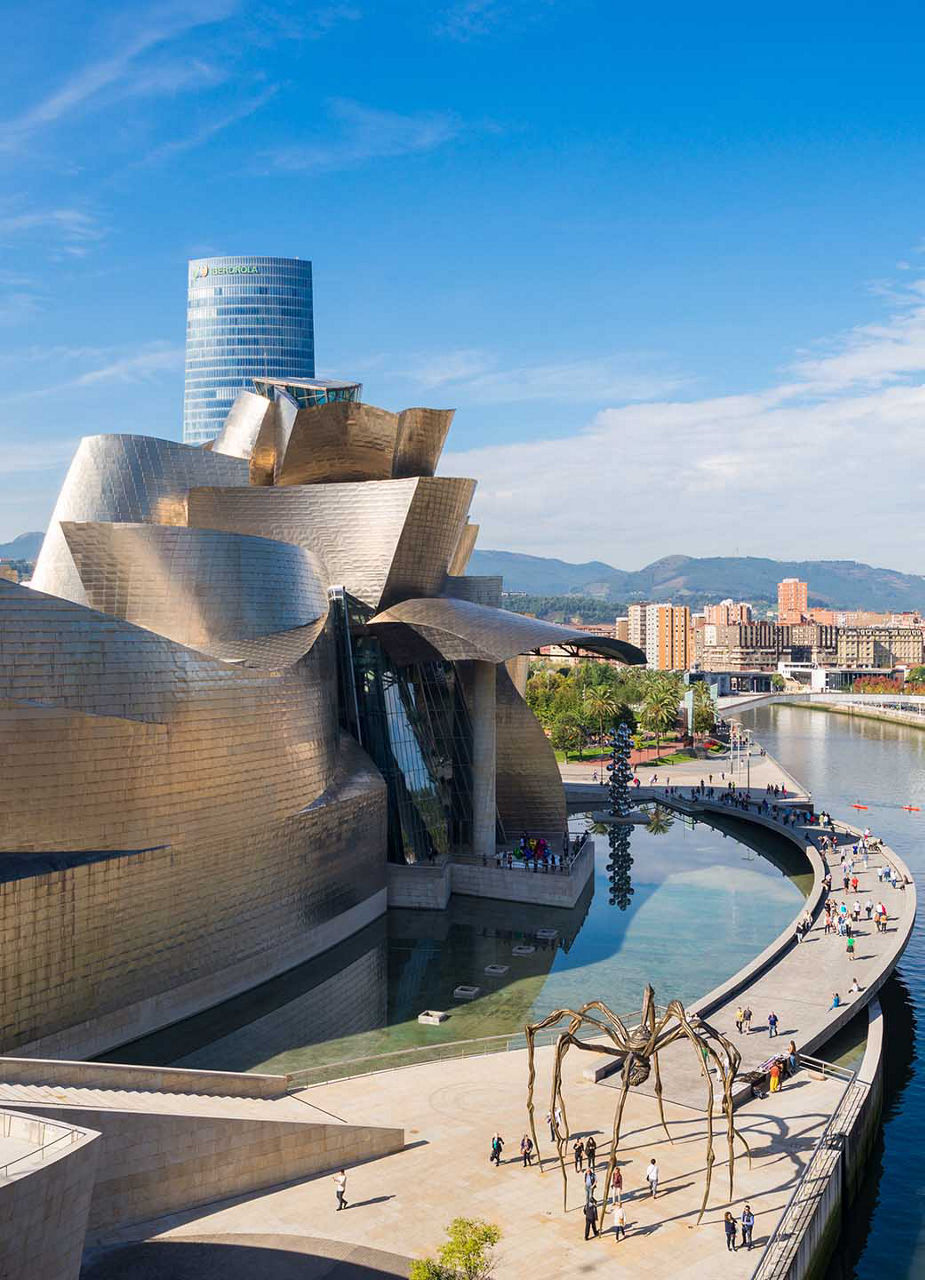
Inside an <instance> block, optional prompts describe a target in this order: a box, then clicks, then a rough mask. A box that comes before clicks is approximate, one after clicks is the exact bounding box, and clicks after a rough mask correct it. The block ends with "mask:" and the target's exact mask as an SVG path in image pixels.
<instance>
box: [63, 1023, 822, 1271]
mask: <svg viewBox="0 0 925 1280" xmlns="http://www.w3.org/2000/svg"><path fill="white" fill-rule="evenodd" d="M538 1059H539V1071H538V1079H539V1081H540V1082H541V1088H542V1089H543V1093H544V1094H545V1090H546V1089H547V1088H548V1081H549V1072H550V1069H551V1061H552V1051H551V1049H548V1048H547V1049H542V1050H540V1051H539V1055H538ZM586 1064H587V1056H586V1055H582V1054H579V1053H577V1052H575V1053H573V1054H571V1055H570V1057H569V1058H568V1059H567V1060H566V1081H567V1083H566V1098H567V1106H568V1109H569V1118H570V1122H571V1124H572V1126H573V1131H574V1132H576V1133H584V1134H588V1133H591V1132H593V1133H594V1134H595V1135H597V1138H598V1141H599V1143H600V1149H601V1152H602V1153H606V1152H607V1150H608V1141H609V1133H610V1129H611V1125H612V1120H613V1111H614V1106H615V1101H616V1097H615V1094H614V1092H613V1091H612V1090H611V1089H609V1088H602V1087H600V1086H597V1085H592V1084H590V1083H589V1082H588V1081H587V1080H585V1079H584V1077H583V1075H582V1069H583V1068H584V1067H585V1066H586ZM525 1082H526V1055H525V1053H523V1052H517V1053H510V1054H504V1055H498V1056H497V1057H492V1058H491V1059H489V1060H485V1059H459V1060H453V1061H449V1062H442V1063H431V1064H427V1065H425V1066H421V1067H413V1068H410V1069H408V1070H404V1071H395V1072H389V1073H383V1074H382V1075H379V1076H372V1077H367V1078H364V1079H358V1080H353V1081H338V1082H336V1083H333V1084H330V1085H322V1086H318V1087H317V1088H315V1089H312V1090H311V1091H310V1093H311V1095H312V1096H314V1097H315V1098H316V1100H317V1101H318V1102H319V1104H320V1105H322V1106H324V1107H326V1108H330V1109H331V1110H334V1111H338V1112H339V1113H340V1114H345V1113H349V1114H350V1115H351V1119H355V1120H357V1121H360V1120H362V1121H364V1122H369V1123H381V1124H386V1123H392V1122H394V1121H395V1120H396V1119H397V1118H399V1117H400V1118H401V1120H402V1121H403V1122H404V1123H405V1124H406V1125H407V1137H408V1142H409V1146H408V1148H406V1150H404V1151H402V1152H399V1153H397V1154H396V1155H393V1156H389V1157H386V1158H383V1159H381V1160H376V1161H372V1162H370V1163H368V1164H365V1165H361V1166H358V1167H356V1168H354V1169H352V1170H351V1171H350V1173H349V1181H348V1200H349V1202H350V1207H349V1208H348V1209H347V1210H346V1211H345V1212H343V1213H338V1212H336V1211H335V1207H334V1192H333V1186H332V1182H331V1178H330V1177H329V1176H324V1177H321V1178H316V1179H313V1180H311V1181H308V1182H304V1183H301V1184H297V1185H292V1186H288V1187H285V1188H281V1189H279V1190H276V1191H272V1192H270V1193H268V1194H264V1195H260V1196H255V1197H252V1198H249V1199H245V1200H242V1201H239V1202H236V1203H232V1204H229V1205H228V1206H226V1207H220V1208H219V1207H216V1209H215V1210H214V1211H213V1212H211V1213H209V1212H206V1213H203V1212H201V1211H200V1213H199V1214H198V1215H197V1216H195V1217H194V1216H193V1215H188V1217H187V1219H186V1220H185V1221H184V1220H183V1219H182V1218H174V1219H165V1220H163V1221H162V1222H161V1223H160V1224H157V1228H156V1229H155V1227H154V1224H152V1231H151V1234H155V1230H156V1231H157V1236H158V1239H159V1241H161V1242H162V1243H164V1242H165V1241H166V1240H172V1241H177V1240H181V1239H183V1238H185V1237H191V1238H196V1237H200V1238H201V1237H202V1236H204V1235H207V1236H214V1235H221V1236H227V1235H232V1234H233V1235H237V1234H238V1233H244V1234H245V1235H246V1234H250V1233H253V1232H262V1233H265V1234H266V1233H271V1232H272V1233H273V1234H274V1235H276V1236H290V1235H291V1236H295V1237H298V1236H300V1235H302V1234H303V1233H306V1232H309V1233H311V1234H312V1235H313V1236H316V1237H317V1236H326V1237H329V1238H330V1239H332V1240H336V1241H340V1242H342V1243H345V1244H356V1245H360V1244H362V1245H367V1246H373V1247H375V1248H377V1249H382V1250H386V1251H389V1252H393V1253H397V1252H401V1253H404V1254H406V1255H408V1254H410V1255H412V1256H420V1255H422V1254H424V1253H426V1252H428V1251H429V1250H433V1249H435V1248H436V1246H437V1245H438V1244H439V1242H440V1240H441V1238H442V1235H443V1230H444V1227H445V1225H446V1224H447V1223H448V1222H449V1220H450V1219H451V1218H452V1217H454V1216H456V1215H467V1216H473V1215H476V1216H481V1217H484V1218H487V1219H489V1220H491V1221H493V1222H496V1223H497V1224H498V1225H499V1226H500V1227H501V1228H502V1231H503V1233H504V1238H503V1241H502V1244H501V1246H500V1247H499V1250H498V1261H499V1265H498V1268H497V1274H498V1276H499V1277H526V1276H530V1275H531V1274H533V1273H540V1272H541V1273H542V1274H545V1275H568V1274H574V1273H575V1272H576V1271H578V1270H580V1271H582V1272H585V1273H589V1274H595V1275H596V1274H603V1273H605V1272H607V1273H610V1274H613V1273H614V1271H615V1270H617V1272H618V1274H619V1273H623V1274H627V1275H630V1274H632V1275H634V1276H653V1277H654V1276H659V1277H665V1276H666V1275H671V1276H673V1277H675V1276H691V1277H693V1276H696V1277H697V1278H698V1280H702V1278H703V1277H704V1276H710V1277H714V1276H715V1277H720V1278H722V1277H726V1276H729V1277H732V1276H735V1277H740V1276H742V1275H743V1274H748V1267H747V1265H746V1264H745V1262H744V1259H740V1258H738V1257H737V1256H734V1255H731V1254H728V1253H727V1252H726V1248H725V1244H724V1241H723V1231H722V1217H723V1211H724V1208H725V1201H726V1197H727V1193H728V1164H727V1157H726V1143H725V1134H724V1133H722V1134H718V1135H717V1141H716V1154H717V1162H716V1165H715V1166H714V1175H713V1194H712V1200H711V1206H710V1208H709V1210H708V1212H707V1214H706V1215H705V1217H704V1221H703V1224H702V1225H701V1226H700V1227H699V1228H698V1227H696V1217H697V1211H698V1210H699V1206H700V1201H701V1199H702V1195H703V1186H704V1167H705V1165H704V1162H705V1127H706V1117H705V1115H704V1113H703V1112H702V1111H697V1110H693V1109H689V1108H686V1107H680V1106H677V1105H675V1104H672V1103H669V1104H668V1106H667V1108H666V1111H667V1114H668V1118H669V1124H670V1126H671V1131H672V1136H673V1138H674V1145H669V1144H668V1143H667V1142H666V1141H665V1139H664V1135H663V1134H662V1132H661V1130H660V1128H659V1125H658V1117H657V1112H656V1108H655V1103H654V1100H653V1099H652V1098H650V1097H648V1096H646V1095H644V1094H636V1093H634V1094H632V1095H631V1100H630V1103H629V1105H628V1107H627V1113H626V1123H625V1125H624V1134H623V1140H622V1142H621V1145H620V1152H621V1155H620V1164H621V1168H622V1172H623V1178H624V1185H625V1188H626V1195H625V1205H626V1210H627V1221H628V1225H629V1234H628V1237H627V1239H626V1240H625V1241H620V1242H616V1241H615V1239H614V1236H613V1234H612V1231H611V1229H610V1227H609V1226H608V1228H607V1231H606V1233H605V1235H604V1236H603V1238H602V1239H600V1240H597V1241H593V1240H592V1241H590V1242H588V1243H585V1241H584V1240H583V1218H582V1213H581V1205H582V1202H583V1197H582V1193H581V1190H580V1186H579V1181H578V1179H577V1177H576V1176H575V1175H574V1174H573V1173H571V1174H570V1178H569V1182H570V1186H569V1203H568V1210H567V1212H563V1208H562V1182H561V1175H560V1172H559V1169H558V1165H557V1164H555V1165H554V1164H553V1163H552V1162H548V1163H547V1169H546V1172H544V1173H543V1174H542V1175H541V1174H540V1173H539V1172H538V1171H537V1169H536V1168H533V1169H524V1168H522V1167H521V1163H520V1160H519V1157H518V1155H517V1148H518V1146H519V1141H520V1136H521V1134H522V1133H523V1130H524V1115H525V1106H524V1101H525ZM842 1088H843V1086H842V1085H839V1084H837V1083H836V1082H834V1081H833V1080H832V1079H831V1078H828V1079H826V1080H822V1079H820V1078H816V1077H814V1076H813V1075H811V1074H810V1073H809V1072H803V1073H801V1074H800V1075H799V1076H798V1077H797V1079H796V1080H795V1081H794V1082H793V1084H792V1086H790V1087H789V1088H787V1089H785V1090H784V1091H782V1092H781V1093H780V1094H777V1095H774V1096H773V1097H772V1098H768V1099H766V1100H765V1101H762V1102H755V1103H751V1104H748V1106H746V1107H744V1108H742V1109H741V1110H740V1111H739V1112H738V1113H737V1124H738V1126H739V1128H740V1130H741V1131H742V1133H743V1135H744V1136H745V1137H746V1140H747V1141H748V1143H749V1145H750V1146H751V1148H752V1152H753V1165H752V1168H751V1169H750V1168H749V1166H748V1161H747V1160H746V1159H744V1158H742V1159H738V1160H737V1162H736V1192H735V1200H734V1205H735V1207H736V1208H737V1209H738V1210H739V1212H741V1207H742V1204H743V1203H744V1200H745V1198H746V1197H747V1198H749V1200H750V1201H751V1203H752V1207H753V1208H754V1209H755V1211H756V1213H757V1214H758V1229H757V1230H756V1233H755V1240H756V1244H760V1243H761V1242H762V1241H763V1240H764V1239H765V1238H766V1236H767V1232H768V1230H769V1229H770V1226H771V1224H772V1222H773V1221H774V1219H775V1218H776V1216H777V1214H778V1213H779V1212H780V1210H781V1209H782V1208H783V1206H784V1204H785V1203H786V1200H787V1198H788V1196H789V1194H790V1191H791V1189H792V1187H793V1184H794V1180H795V1178H796V1177H797V1176H798V1174H799V1172H800V1169H801V1168H802V1165H803V1162H804V1161H805V1159H806V1158H807V1156H808V1154H809V1152H810V1151H811V1149H812V1146H813V1143H814V1141H815V1138H816V1137H817V1136H818V1133H819V1131H820V1129H821V1127H822V1125H823V1124H824V1122H825V1120H826V1118H827V1117H828V1115H829V1113H830V1112H831V1110H832V1109H833V1108H834V1106H835V1105H836V1103H837V1101H838V1099H839V1098H840V1096H841V1090H842ZM539 1103H540V1119H542V1115H543V1113H544V1111H545V1105H544V1099H543V1097H542V1096H541V1097H540V1099H539ZM496 1127H497V1128H498V1129H499V1130H500V1131H501V1132H502V1134H503V1135H504V1137H505V1139H506V1141H507V1149H506V1152H505V1155H506V1157H508V1158H506V1159H505V1160H504V1162H503V1163H502V1165H501V1167H500V1168H499V1169H495V1168H494V1167H493V1166H491V1165H490V1164H489V1162H488V1146H489V1140H490V1137H491V1133H492V1131H493V1130H494V1129H495V1128H496ZM540 1128H542V1126H540ZM540 1142H541V1143H542V1142H543V1135H542V1133H541V1134H540ZM548 1149H549V1148H548V1143H547V1144H546V1146H545V1150H546V1151H548ZM652 1154H656V1155H657V1158H658V1160H659V1164H660V1167H661V1175H662V1192H661V1194H660V1195H659V1197H658V1199H656V1200H654V1201H653V1200H652V1199H651V1198H649V1196H648V1194H647V1193H644V1192H643V1191H642V1187H643V1186H644V1182H643V1173H644V1169H645V1167H646V1165H647V1164H648V1161H649V1158H650V1156H651V1155H652ZM692 1245H693V1246H694V1247H692ZM757 1256H758V1254H757V1251H756V1253H755V1254H753V1257H754V1258H755V1259H756V1260H757ZM624 1269H625V1270H624ZM261 1270H262V1268H261ZM98 1274H99V1277H100V1280H102V1277H103V1276H104V1275H106V1276H107V1280H109V1275H111V1276H112V1278H113V1280H115V1277H117V1276H119V1277H121V1275H122V1274H128V1273H119V1272H112V1273H104V1272H100V1273H98ZM131 1274H134V1273H131ZM139 1274H144V1273H139ZM201 1274H202V1277H203V1280H206V1278H207V1277H209V1276H211V1275H212V1274H215V1275H218V1274H219V1272H214V1273H213V1272H210V1271H203V1272H202V1273H201ZM358 1274H361V1273H358ZM267 1275H268V1277H269V1276H270V1275H272V1273H271V1272H268V1273H267ZM91 1277H92V1280H97V1273H93V1272H90V1273H88V1276H87V1280H91Z"/></svg>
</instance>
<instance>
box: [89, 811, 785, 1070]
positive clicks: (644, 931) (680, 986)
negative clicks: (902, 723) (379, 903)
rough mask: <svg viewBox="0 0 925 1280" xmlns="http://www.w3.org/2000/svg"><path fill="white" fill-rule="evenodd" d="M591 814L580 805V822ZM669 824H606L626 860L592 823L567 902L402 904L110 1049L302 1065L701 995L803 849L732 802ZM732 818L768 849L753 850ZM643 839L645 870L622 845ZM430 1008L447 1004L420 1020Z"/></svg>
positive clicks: (237, 1065) (765, 920)
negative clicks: (703, 817) (209, 1005)
mask: <svg viewBox="0 0 925 1280" xmlns="http://www.w3.org/2000/svg"><path fill="white" fill-rule="evenodd" d="M586 825H587V824H586V821H585V820H584V819H583V818H577V819H575V829H576V830H578V829H584V828H585V826H586ZM657 829H658V830H659V831H661V834H655V833H654V832H652V831H649V830H648V829H647V828H646V827H645V826H635V827H630V826H623V825H621V826H618V827H616V828H611V827H610V826H609V825H608V827H607V828H606V830H607V833H608V836H609V834H610V831H611V830H614V831H615V833H616V834H617V837H618V848H617V853H618V861H617V862H614V861H613V859H612V858H611V856H610V855H611V849H610V844H609V840H608V836H604V835H601V836H597V837H594V864H595V865H594V877H593V880H592V881H590V882H589V884H588V885H587V887H586V890H585V892H584V894H583V896H582V898H581V900H580V901H579V902H578V904H577V905H576V907H575V908H574V909H572V910H570V911H569V910H563V909H562V908H553V907H540V906H530V905H520V904H516V903H508V902H498V901H494V900H485V899H480V898H465V897H459V896H456V897H454V898H453V899H452V900H451V902H450V906H449V909H448V910H447V911H435V912H430V911H390V912H389V913H388V915H387V917H384V918H383V919H382V920H380V921H377V922H376V923H375V924H374V925H371V926H370V927H369V928H368V929H365V930H363V932H362V933H361V934H358V935H356V937H354V938H353V939H351V940H350V942H349V943H348V944H346V945H345V946H343V947H339V948H337V949H336V950H335V951H334V952H333V953H331V954H328V955H326V956H322V957H319V959H317V960H314V961H310V962H309V963H308V964H304V965H301V966H300V967H299V968H298V969H294V970H292V971H290V972H289V973H287V974H285V975H283V976H282V977H281V978H277V979H274V980H273V981H271V982H268V983H264V984H263V985H262V986H261V987H258V988H257V989H255V990H253V991H250V992H248V993H246V994H245V995H242V996H240V997H238V998H236V999H235V1000H230V1001H226V1002H225V1004H223V1005H221V1006H219V1007H217V1008H215V1009H212V1010H210V1011H208V1012H207V1013H205V1014H201V1015H199V1016H198V1017H196V1018H190V1019H187V1020H186V1022H184V1023H180V1024H178V1025H177V1026H174V1027H171V1028H168V1029H167V1030H165V1031H162V1032H159V1033H157V1034H155V1035H153V1036H148V1037H146V1038H145V1039H144V1040H141V1041H137V1042H135V1043H134V1044H132V1045H124V1046H122V1047H120V1048H119V1049H117V1050H114V1051H113V1052H111V1053H110V1054H108V1055H107V1057H108V1058H109V1059H110V1060H115V1061H123V1062H126V1061H128V1062H145V1063H174V1064H181V1065H183V1066H186V1067H199V1068H208V1069H216V1070H220V1069H225V1070H264V1071H292V1070H298V1069H300V1068H303V1067H309V1066H318V1065H321V1064H323V1063H327V1062H334V1061H340V1060H343V1059H348V1058H355V1057H360V1056H368V1055H370V1054H376V1053H386V1052H393V1051H397V1050H402V1049H406V1048H409V1047H412V1046H416V1045H421V1044H433V1043H439V1042H441V1041H444V1040H463V1039H470V1038H475V1037H480V1036H485V1035H498V1034H509V1033H511V1032H514V1031H519V1030H521V1029H522V1028H523V1026H524V1024H525V1023H526V1022H528V1021H537V1020H538V1019H539V1018H541V1017H544V1016H545V1015H546V1014H547V1013H549V1012H551V1011H552V1010H553V1009H556V1008H562V1007H566V1008H577V1007H578V1005H580V1004H582V1003H583V1002H584V1001H586V1000H589V999H595V998H598V999H602V1000H604V1001H605V1002H606V1003H607V1004H608V1005H610V1007H611V1008H613V1009H615V1010H618V1011H619V1010H630V1009H633V1008H636V1007H638V1003H639V993H640V992H641V991H642V990H643V988H644V987H645V985H646V983H647V982H651V983H652V984H653V985H654V986H655V988H656V991H657V992H658V993H659V995H660V996H662V997H663V998H664V999H665V1000H668V999H671V998H675V997H676V998H678V999H681V1000H683V1001H685V1002H690V1001H691V1000H693V999H695V998H696V997H697V996H700V995H703V994H704V993H705V992H706V991H709V990H710V989H711V988H712V987H714V986H716V984H717V983H718V982H719V981H721V980H722V979H723V978H725V977H728V976H729V975H730V974H732V973H734V972H735V971H736V970H737V969H738V968H740V967H741V965H743V964H744V963H745V962H746V961H748V960H750V959H751V958H752V957H753V956H754V955H755V954H756V953H757V952H758V951H761V950H762V949H763V948H764V947H765V946H766V945H767V944H768V943H769V942H770V941H771V939H772V938H774V937H775V936H776V935H777V934H778V933H779V932H780V931H781V930H782V929H783V928H784V927H785V926H786V925H787V924H789V922H790V921H791V920H792V919H793V917H794V915H795V914H796V913H797V910H798V907H799V903H800V893H801V888H802V887H803V881H802V880H800V878H799V877H800V874H801V873H804V872H805V863H803V862H801V860H800V856H799V855H798V854H797V853H796V851H795V850H794V849H793V848H792V846H790V845H789V844H788V843H787V842H786V841H782V840H781V839H780V838H779V837H775V836H773V835H771V834H770V833H765V832H757V831H753V829H752V828H751V827H750V826H749V825H747V824H744V823H741V822H739V823H736V822H735V820H734V819H731V818H726V817H725V815H723V816H722V818H719V817H718V818H717V819H716V820H715V821H712V820H711V821H710V822H697V823H695V822H693V821H691V820H690V819H683V820H682V819H680V818H679V819H676V820H674V821H672V822H671V823H670V824H668V823H659V824H658V827H657ZM621 831H622V832H623V835H620V834H619V833H620V832H621ZM733 833H737V834H740V835H742V836H743V837H744V838H745V839H746V840H747V841H748V842H749V843H750V844H751V846H752V847H753V848H755V849H757V850H759V851H760V852H762V853H763V854H764V855H765V856H763V857H759V858H755V859H754V860H753V861H751V862H748V861H746V860H745V859H744V857H743V853H744V852H745V846H744V845H743V844H742V843H740V842H739V840H737V839H735V838H733ZM624 841H625V842H626V844H625V849H622V854H621V848H622V846H623V843H624ZM630 841H631V842H632V864H633V871H632V881H633V883H630V882H629V865H628V863H621V862H620V861H619V856H623V857H625V858H628V857H629V845H630ZM614 905H618V906H620V907H621V910H619V911H615V910H614ZM705 939H709V945H706V944H705ZM679 956H683V957H684V963H683V965H679V964H678V957H679ZM464 984H465V985H471V986H475V987H478V988H479V995H478V997H477V998H476V999H474V1000H471V1001H469V1002H461V1001H459V1000H457V999H455V998H454V994H453V993H454V990H455V989H456V988H457V987H459V986H462V985H464ZM424 1009H443V1010H448V1011H449V1013H450V1018H449V1019H448V1021H447V1022H445V1023H443V1024H442V1025H441V1026H439V1027H431V1026H421V1025H419V1024H418V1022H417V1017H418V1014H419V1013H421V1011H422V1010H424Z"/></svg>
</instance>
